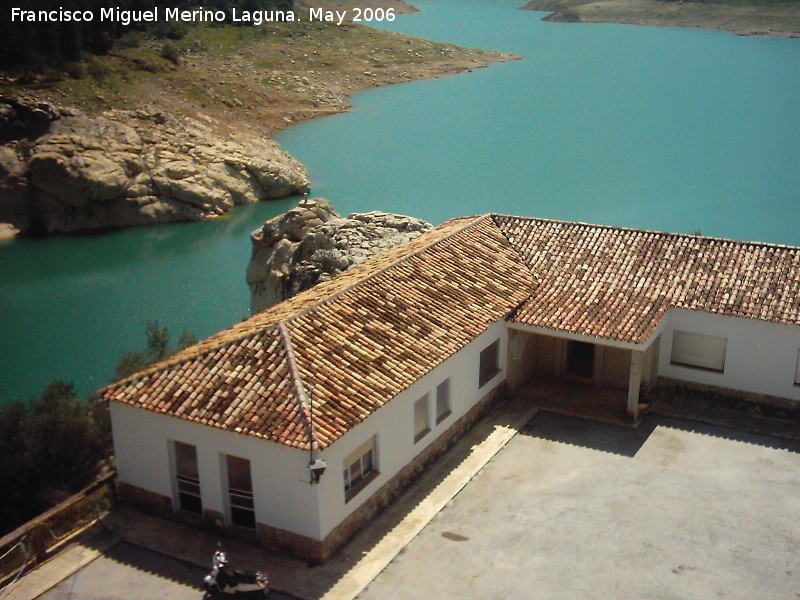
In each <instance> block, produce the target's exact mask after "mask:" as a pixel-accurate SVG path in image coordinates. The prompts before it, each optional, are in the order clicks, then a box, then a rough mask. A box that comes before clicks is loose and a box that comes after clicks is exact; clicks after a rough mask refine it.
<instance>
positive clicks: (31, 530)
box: [0, 470, 117, 588]
mask: <svg viewBox="0 0 800 600" xmlns="http://www.w3.org/2000/svg"><path fill="white" fill-rule="evenodd" d="M116 476H117V473H116V471H114V470H111V471H109V472H108V473H105V474H104V475H102V476H100V477H98V478H97V479H96V480H95V481H94V482H93V483H91V484H90V485H88V486H86V487H85V488H83V489H82V490H81V491H79V492H78V493H76V494H73V495H72V496H70V497H69V498H67V499H66V500H64V501H63V502H60V503H59V504H57V505H56V506H54V507H53V508H51V509H50V510H48V511H47V512H45V513H42V514H41V515H39V516H38V517H36V518H35V519H33V520H31V521H28V522H27V523H25V524H24V525H22V526H20V527H18V528H17V529H15V530H14V531H12V532H11V533H9V534H8V535H5V536H3V537H2V538H1V539H0V588H3V587H5V586H6V585H8V584H10V583H12V582H14V581H16V580H17V579H19V578H20V577H21V576H22V574H23V573H24V572H26V571H27V570H28V569H30V568H32V567H33V566H34V565H36V564H38V563H40V562H41V561H43V560H45V559H46V558H48V557H49V556H51V555H52V554H53V553H54V552H56V551H57V550H58V549H59V548H60V547H61V546H63V545H64V544H66V543H67V542H68V541H70V540H71V539H72V538H73V537H75V535H76V534H77V533H79V532H81V531H83V530H84V529H86V528H87V527H89V526H90V525H92V524H93V523H95V522H96V521H97V520H98V519H99V518H100V517H102V516H103V515H104V514H106V513H107V512H108V511H109V510H110V509H111V508H112V507H114V506H115V505H116V492H115V489H114V480H115V478H116Z"/></svg>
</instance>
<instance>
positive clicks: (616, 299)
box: [493, 215, 800, 344]
mask: <svg viewBox="0 0 800 600" xmlns="http://www.w3.org/2000/svg"><path fill="white" fill-rule="evenodd" d="M493 219H494V222H495V223H496V224H497V226H498V227H499V228H500V230H501V231H502V232H503V233H504V234H505V235H506V237H507V238H508V240H509V241H510V242H511V245H512V246H513V247H514V248H515V249H516V250H517V251H518V252H519V253H520V256H521V257H522V259H523V260H524V261H525V264H526V265H527V266H528V268H529V269H530V270H531V272H532V274H533V276H534V278H535V280H536V291H535V293H533V294H531V295H530V297H529V298H528V299H527V301H526V302H524V303H523V304H522V305H521V306H520V308H519V310H517V311H516V312H515V314H514V315H513V317H512V321H513V322H515V323H520V324H523V325H529V326H532V327H541V328H546V329H552V330H556V331H561V332H566V333H574V334H579V335H587V336H594V337H599V338H606V339H610V340H616V341H622V342H630V343H635V344H639V343H642V342H645V341H647V340H648V339H649V338H650V336H651V335H652V333H653V331H654V330H655V328H656V327H657V326H658V322H659V321H660V319H661V317H662V316H663V315H664V313H665V312H666V311H667V310H668V309H669V308H670V307H677V308H685V309H689V310H701V311H707V312H711V313H717V314H721V315H729V316H734V317H744V318H748V319H760V320H764V321H770V322H774V323H785V324H795V325H800V248H796V247H789V246H779V245H772V244H763V243H759V242H739V241H735V240H726V239H717V238H709V237H701V236H695V235H680V234H674V233H661V232H654V231H643V230H635V229H625V228H621V227H607V226H602V225H589V224H586V223H571V222H564V221H550V220H546V219H533V218H524V217H513V216H507V215H493Z"/></svg>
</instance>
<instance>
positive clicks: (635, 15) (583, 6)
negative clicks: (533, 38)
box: [522, 0, 800, 38]
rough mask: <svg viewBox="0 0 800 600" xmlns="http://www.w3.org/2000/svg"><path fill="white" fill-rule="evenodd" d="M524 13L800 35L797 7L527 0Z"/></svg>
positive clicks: (759, 34)
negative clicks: (546, 13)
mask: <svg viewBox="0 0 800 600" xmlns="http://www.w3.org/2000/svg"><path fill="white" fill-rule="evenodd" d="M522 10H530V11H544V12H549V13H550V14H549V15H548V16H547V17H545V18H544V20H545V21H551V22H556V23H617V24H621V25H639V26H646V27H686V28H697V29H712V30H720V31H728V32H730V33H733V34H736V35H741V36H757V37H770V38H797V37H800V3H788V4H780V5H759V4H750V5H744V4H725V3H723V2H718V3H705V2H685V1H682V0H679V1H677V2H664V1H660V0H600V1H597V2H592V1H587V0H530V1H529V2H528V3H527V4H526V5H525V6H524V7H522Z"/></svg>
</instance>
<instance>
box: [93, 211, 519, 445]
mask: <svg viewBox="0 0 800 600" xmlns="http://www.w3.org/2000/svg"><path fill="white" fill-rule="evenodd" d="M531 286H532V278H531V275H530V272H529V271H528V270H527V268H526V267H525V265H524V263H523V262H522V260H521V259H520V257H519V255H518V254H517V252H516V251H514V249H513V248H512V247H511V245H510V244H509V242H508V240H507V239H506V237H505V236H504V235H503V234H502V233H501V232H500V231H499V229H498V228H497V226H496V225H495V224H494V222H493V221H492V219H491V218H490V217H488V216H485V217H477V218H470V219H455V220H452V221H448V222H447V223H445V224H443V225H442V226H440V227H438V228H436V229H435V230H433V231H431V232H429V233H427V234H424V235H422V236H420V237H418V238H416V239H414V240H412V241H411V242H408V243H406V244H403V245H402V246H398V247H397V248H394V249H392V250H390V251H388V252H386V253H384V254H381V255H379V256H377V257H375V258H373V259H370V260H368V261H365V262H364V263H362V264H360V265H358V266H356V267H353V268H352V269H350V270H348V271H346V272H345V273H343V274H341V275H339V276H337V277H335V278H334V279H332V280H331V281H328V282H325V283H321V284H319V285H317V286H315V287H314V288H312V289H310V290H308V291H306V292H303V293H302V294H298V295H297V296H295V297H293V298H291V299H289V300H288V301H286V302H283V303H281V304H279V305H276V306H274V307H272V308H271V309H269V310H267V311H265V312H264V313H261V314H259V315H257V316H255V317H253V318H251V319H249V320H247V321H244V322H242V323H239V324H237V325H235V326H234V327H231V328H230V329H227V330H225V331H223V332H221V333H219V334H217V335H214V336H212V337H210V338H208V339H207V340H205V341H203V342H201V343H199V344H197V345H195V346H193V347H191V348H188V349H186V350H184V351H183V352H181V353H179V354H177V355H175V356H174V357H172V358H170V359H169V360H167V361H165V362H162V363H160V364H158V365H155V366H153V367H151V368H150V369H147V370H146V371H143V372H141V373H138V374H136V375H134V376H133V377H131V378H128V379H126V380H124V381H122V382H119V383H117V384H114V385H112V386H109V387H108V388H105V389H104V390H101V394H102V396H103V397H104V398H105V399H107V400H112V401H116V402H121V403H124V404H128V405H132V406H137V407H140V408H144V409H147V410H152V411H155V412H159V413H163V414H168V415H172V416H175V417H179V418H182V419H186V420H189V421H192V422H196V423H202V424H204V425H209V426H213V427H219V428H221V429H225V430H228V431H235V432H240V433H243V434H249V435H254V436H257V437H260V438H264V439H268V440H273V441H276V442H279V443H282V444H286V445H289V446H292V447H296V448H302V449H307V448H308V444H309V435H308V430H309V427H308V422H309V411H308V408H309V395H311V394H313V412H314V429H315V431H314V442H315V446H316V447H319V448H325V447H327V446H329V445H330V444H332V443H333V442H335V441H336V440H337V439H338V438H339V437H341V436H342V435H343V434H344V433H345V432H347V431H348V430H349V429H351V428H352V427H354V426H355V425H357V424H358V423H360V422H361V421H363V420H364V419H366V418H367V417H368V416H369V415H370V414H371V413H373V412H374V411H375V410H378V409H379V408H380V407H381V406H383V405H384V404H385V403H386V402H388V401H389V400H390V399H391V398H393V397H394V396H396V395H397V394H398V393H400V392H401V391H403V390H404V389H406V388H407V387H408V386H410V385H411V384H412V383H414V382H415V381H416V380H417V379H419V377H421V376H422V375H424V374H425V373H427V372H428V371H430V370H431V369H433V368H434V367H435V366H437V365H438V364H440V363H441V362H443V361H444V360H446V359H447V358H448V357H450V356H451V355H452V354H454V353H455V352H457V351H458V350H459V349H461V348H462V347H463V346H465V345H466V344H467V343H469V342H470V341H471V340H473V339H474V338H475V337H476V336H477V335H479V334H480V333H481V332H483V331H484V330H485V329H486V328H487V327H488V326H489V325H491V324H492V323H494V322H497V321H499V320H501V319H503V318H504V317H506V316H507V315H509V314H510V313H511V312H512V311H513V310H514V309H515V308H516V307H517V306H518V305H519V304H520V303H522V302H523V301H524V300H525V299H526V298H527V297H528V295H529V294H530V291H531Z"/></svg>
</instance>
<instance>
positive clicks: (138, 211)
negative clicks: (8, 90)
mask: <svg viewBox="0 0 800 600" xmlns="http://www.w3.org/2000/svg"><path fill="white" fill-rule="evenodd" d="M0 140H2V141H5V142H6V143H5V145H3V146H0V223H6V224H10V225H11V226H13V227H14V228H15V229H17V230H19V231H22V232H27V231H33V232H43V233H54V232H71V231H79V230H87V229H101V228H112V227H128V226H133V225H145V224H152V223H167V222H171V221H195V220H200V219H209V218H213V217H217V216H219V215H222V214H224V212H225V211H226V210H228V209H229V208H231V207H232V206H234V205H237V204H247V203H250V202H256V201H258V200H264V199H268V198H280V197H284V196H288V195H290V194H297V193H304V192H306V191H308V189H309V180H308V175H307V174H306V172H305V169H304V168H303V166H302V165H301V164H300V163H298V162H297V161H296V160H294V159H293V158H291V157H290V156H289V155H288V154H286V153H285V152H284V151H282V150H281V149H280V148H279V147H278V145H277V144H276V143H275V142H273V141H272V140H270V139H267V138H261V137H249V136H247V135H239V136H237V137H235V138H234V137H232V136H226V137H220V136H218V135H216V134H215V133H213V132H211V131H210V130H209V129H208V128H207V127H204V126H203V125H202V124H201V123H200V122H198V121H193V120H189V119H183V120H179V119H177V118H175V117H173V116H171V115H169V114H167V113H164V112H161V111H158V110H155V109H140V110H108V111H105V112H103V113H101V114H99V115H93V116H89V115H86V114H84V113H82V112H81V111H79V110H75V109H64V108H59V107H56V106H53V105H48V104H26V103H24V102H19V101H17V100H12V99H8V98H1V97H0ZM9 140H10V141H9ZM6 229H7V231H8V230H9V228H8V227H6Z"/></svg>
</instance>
